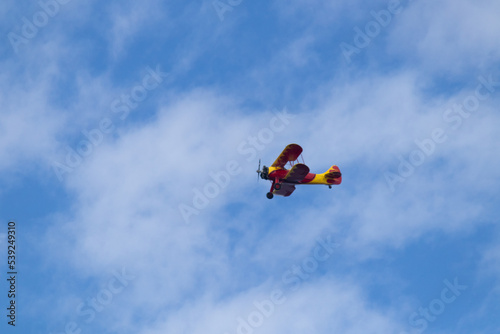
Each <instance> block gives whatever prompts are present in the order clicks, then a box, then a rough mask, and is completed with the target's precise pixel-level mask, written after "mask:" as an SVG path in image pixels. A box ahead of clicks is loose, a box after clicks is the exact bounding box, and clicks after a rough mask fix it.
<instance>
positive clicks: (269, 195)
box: [266, 193, 274, 199]
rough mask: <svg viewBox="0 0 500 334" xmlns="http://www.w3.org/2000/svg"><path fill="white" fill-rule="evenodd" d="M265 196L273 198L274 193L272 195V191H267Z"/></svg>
mask: <svg viewBox="0 0 500 334" xmlns="http://www.w3.org/2000/svg"><path fill="white" fill-rule="evenodd" d="M266 197H267V198H269V199H271V198H273V197H274V195H273V193H267V194H266Z"/></svg>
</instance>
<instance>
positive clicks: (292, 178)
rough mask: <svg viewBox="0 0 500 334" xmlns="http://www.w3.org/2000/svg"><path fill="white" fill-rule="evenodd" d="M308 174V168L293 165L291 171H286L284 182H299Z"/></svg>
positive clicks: (301, 165)
mask: <svg viewBox="0 0 500 334" xmlns="http://www.w3.org/2000/svg"><path fill="white" fill-rule="evenodd" d="M308 173H309V167H307V166H306V165H304V164H295V165H293V167H292V169H290V170H289V171H288V174H286V176H285V178H284V180H285V181H288V182H300V181H302V180H303V179H304V178H305V177H306V175H307V174H308Z"/></svg>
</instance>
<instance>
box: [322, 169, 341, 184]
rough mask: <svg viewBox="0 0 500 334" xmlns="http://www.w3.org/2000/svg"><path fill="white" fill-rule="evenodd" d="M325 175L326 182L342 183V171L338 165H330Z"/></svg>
mask: <svg viewBox="0 0 500 334" xmlns="http://www.w3.org/2000/svg"><path fill="white" fill-rule="evenodd" d="M323 175H324V176H325V179H326V182H328V183H331V184H340V183H342V173H341V172H340V169H339V167H338V166H337V165H333V166H332V167H330V169H328V170H327V171H326V172H325V173H323Z"/></svg>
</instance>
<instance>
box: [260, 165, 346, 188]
mask: <svg viewBox="0 0 500 334" xmlns="http://www.w3.org/2000/svg"><path fill="white" fill-rule="evenodd" d="M288 172H289V170H288V169H285V168H280V167H269V172H268V175H267V178H268V179H269V180H276V179H278V180H279V181H278V182H283V183H291V184H326V185H330V184H336V180H334V179H331V178H327V177H326V176H325V174H327V173H328V172H327V173H323V174H314V173H307V175H306V177H305V178H304V179H303V180H302V181H298V182H297V181H287V180H285V177H286V175H287V174H288Z"/></svg>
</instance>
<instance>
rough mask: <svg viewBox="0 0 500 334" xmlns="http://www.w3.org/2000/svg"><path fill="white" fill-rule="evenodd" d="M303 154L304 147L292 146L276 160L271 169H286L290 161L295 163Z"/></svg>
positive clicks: (286, 148)
mask: <svg viewBox="0 0 500 334" xmlns="http://www.w3.org/2000/svg"><path fill="white" fill-rule="evenodd" d="M301 153H302V147H300V146H299V145H297V144H290V145H288V146H287V147H285V149H284V150H283V152H281V154H280V155H279V157H278V159H276V161H275V162H273V164H272V165H271V167H281V168H283V167H285V165H286V163H287V162H288V161H295V160H297V158H298V157H299V156H300V154H301Z"/></svg>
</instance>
